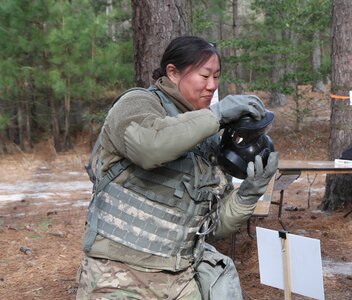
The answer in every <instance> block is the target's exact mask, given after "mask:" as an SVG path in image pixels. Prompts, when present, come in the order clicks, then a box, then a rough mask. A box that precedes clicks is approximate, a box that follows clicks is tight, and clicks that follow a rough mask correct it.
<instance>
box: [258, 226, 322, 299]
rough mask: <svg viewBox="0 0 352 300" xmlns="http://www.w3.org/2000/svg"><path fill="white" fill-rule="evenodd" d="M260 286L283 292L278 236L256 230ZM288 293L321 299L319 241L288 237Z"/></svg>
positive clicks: (271, 231) (293, 236)
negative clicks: (289, 287)
mask: <svg viewBox="0 0 352 300" xmlns="http://www.w3.org/2000/svg"><path fill="white" fill-rule="evenodd" d="M256 232H257V246H258V258H259V272H260V282H261V283H262V284H265V285H269V286H273V287H276V288H279V289H284V274H283V259H282V250H281V238H280V237H279V232H278V231H274V230H270V229H266V228H261V227H257V228H256ZM286 236H287V239H288V247H289V249H288V253H289V263H290V268H289V269H290V270H291V274H290V278H291V291H292V292H293V293H297V294H300V295H303V296H307V297H311V298H314V299H319V300H320V299H324V284H323V268H322V262H321V253H320V241H319V240H317V239H312V238H307V237H302V236H298V235H294V234H290V233H289V234H287V235H286Z"/></svg>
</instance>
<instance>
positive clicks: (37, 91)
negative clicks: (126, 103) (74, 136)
mask: <svg viewBox="0 0 352 300" xmlns="http://www.w3.org/2000/svg"><path fill="white" fill-rule="evenodd" d="M112 4H113V10H112V11H111V13H110V14H109V15H107V13H106V9H105V6H106V1H89V0H76V1H66V0H47V1H43V0H32V1H22V0H13V1H6V0H0V39H1V40H2V41H3V42H2V43H1V46H0V95H1V98H2V100H1V103H0V109H1V112H3V113H4V114H6V115H8V116H10V117H11V118H16V115H13V114H14V113H15V114H16V111H17V109H18V104H19V100H20V99H21V102H22V103H23V105H24V104H25V105H26V107H27V109H28V112H30V114H31V116H30V117H31V123H32V128H33V130H35V131H37V132H42V133H44V134H47V133H50V126H48V125H49V124H50V118H51V116H50V109H49V107H48V104H49V102H48V98H49V97H53V98H54V99H55V100H56V108H57V110H58V111H59V112H60V110H61V109H62V108H61V106H63V103H64V99H65V97H70V99H71V106H72V107H73V108H74V107H76V106H77V107H79V101H82V100H84V101H86V102H94V101H98V100H99V99H101V98H102V97H104V93H106V91H109V90H110V91H113V90H119V89H124V88H127V87H130V86H131V85H132V84H133V51H132V36H131V28H130V27H128V26H120V25H121V23H123V22H127V23H128V22H129V20H130V10H129V9H130V8H129V3H128V1H127V0H125V1H124V0H120V1H112ZM111 26H115V27H116V28H118V29H119V30H118V34H117V35H116V36H114V37H113V36H111V35H110V33H109V27H111ZM58 117H59V124H61V123H62V120H63V118H64V115H63V114H60V113H59V114H58ZM19 126H20V125H19Z"/></svg>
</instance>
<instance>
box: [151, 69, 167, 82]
mask: <svg viewBox="0 0 352 300" xmlns="http://www.w3.org/2000/svg"><path fill="white" fill-rule="evenodd" d="M162 76H164V74H163V71H162V70H161V68H157V69H155V70H154V71H153V74H152V78H153V79H155V80H158V79H159V78H160V77H162Z"/></svg>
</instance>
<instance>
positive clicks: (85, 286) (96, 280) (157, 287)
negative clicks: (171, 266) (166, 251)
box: [76, 256, 201, 300]
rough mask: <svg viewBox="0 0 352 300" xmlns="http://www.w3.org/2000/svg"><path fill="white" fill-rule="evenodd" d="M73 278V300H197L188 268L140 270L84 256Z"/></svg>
mask: <svg viewBox="0 0 352 300" xmlns="http://www.w3.org/2000/svg"><path fill="white" fill-rule="evenodd" d="M77 280H78V283H79V285H78V291H77V296H76V299H77V300H78V299H79V300H83V299H84V300H88V299H100V300H103V299H141V300H146V299H148V300H154V299H155V300H158V299H168V300H171V299H175V300H176V299H177V300H201V294H200V292H199V289H198V285H197V283H196V281H195V279H194V271H193V269H192V268H188V269H186V270H185V271H181V272H177V273H174V272H168V271H157V272H152V271H151V270H147V269H145V270H144V271H141V270H137V269H134V268H131V267H129V266H128V265H127V264H124V263H120V262H117V261H111V260H107V259H97V258H92V257H88V256H85V257H84V259H83V261H82V263H81V266H80V269H79V270H78V273H77Z"/></svg>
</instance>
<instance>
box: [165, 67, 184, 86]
mask: <svg viewBox="0 0 352 300" xmlns="http://www.w3.org/2000/svg"><path fill="white" fill-rule="evenodd" d="M166 76H167V77H168V78H169V79H170V80H171V81H172V82H173V83H174V84H176V85H178V83H179V82H180V80H181V72H180V71H179V70H177V68H176V67H175V65H173V64H168V65H167V66H166Z"/></svg>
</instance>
